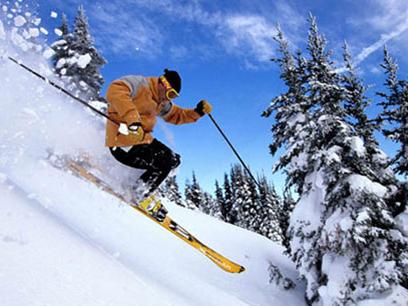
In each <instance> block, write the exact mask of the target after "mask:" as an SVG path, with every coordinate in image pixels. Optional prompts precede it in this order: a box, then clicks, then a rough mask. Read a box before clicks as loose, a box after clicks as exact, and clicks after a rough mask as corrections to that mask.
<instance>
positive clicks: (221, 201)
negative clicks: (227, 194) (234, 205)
mask: <svg viewBox="0 0 408 306" xmlns="http://www.w3.org/2000/svg"><path fill="white" fill-rule="evenodd" d="M215 202H216V205H217V206H218V210H219V211H220V216H219V217H220V219H221V220H224V221H225V218H224V216H225V214H224V211H223V206H224V205H225V198H224V193H223V191H222V188H221V187H220V184H219V183H218V180H215Z"/></svg>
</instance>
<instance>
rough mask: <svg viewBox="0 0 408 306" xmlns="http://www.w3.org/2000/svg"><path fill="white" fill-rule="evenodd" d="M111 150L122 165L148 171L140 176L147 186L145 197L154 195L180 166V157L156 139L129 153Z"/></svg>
mask: <svg viewBox="0 0 408 306" xmlns="http://www.w3.org/2000/svg"><path fill="white" fill-rule="evenodd" d="M109 149H110V151H111V153H112V155H113V156H114V157H115V158H116V159H117V160H118V161H119V162H121V163H122V164H125V165H127V166H129V167H132V168H137V169H144V170H146V171H145V172H144V173H143V174H142V175H141V176H140V179H141V180H142V181H143V183H145V184H146V185H147V186H146V187H147V191H146V190H145V192H144V194H143V195H142V196H143V197H146V196H148V195H150V194H151V193H153V192H154V191H155V190H156V189H157V188H158V187H159V185H160V184H161V183H162V182H163V181H164V180H165V179H166V177H167V176H168V175H169V173H170V171H171V170H173V169H175V168H177V167H178V166H179V165H180V155H179V154H177V153H174V152H173V151H172V150H171V149H170V148H168V147H167V146H166V145H164V144H163V143H161V142H160V141H158V140H156V139H154V140H153V142H152V143H150V144H140V145H135V146H133V147H132V148H131V149H130V150H129V151H127V152H126V151H125V150H124V149H121V148H120V147H115V148H109ZM137 196H140V195H137Z"/></svg>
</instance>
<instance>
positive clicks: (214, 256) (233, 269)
mask: <svg viewBox="0 0 408 306" xmlns="http://www.w3.org/2000/svg"><path fill="white" fill-rule="evenodd" d="M57 160H58V161H57V162H53V161H51V163H52V165H53V166H55V167H57V168H63V169H67V170H69V171H71V172H72V173H73V174H74V175H75V176H77V177H79V178H82V179H84V180H86V181H89V182H91V183H93V184H95V185H96V186H98V187H99V188H100V189H102V190H103V191H105V192H107V193H109V194H111V195H113V196H114V197H116V198H118V199H119V200H121V201H122V202H124V203H125V204H127V205H129V206H130V207H132V208H133V209H134V210H136V211H138V212H140V213H142V214H143V215H145V216H146V217H148V218H149V219H151V220H152V221H154V222H155V223H157V224H158V225H160V226H162V227H164V228H165V229H166V230H168V231H169V232H171V233H173V234H174V235H176V236H177V237H179V238H180V239H182V240H183V241H185V242H186V243H188V244H189V245H191V246H192V247H193V248H195V249H197V250H198V251H199V252H201V253H202V254H204V255H205V256H206V257H207V258H209V259H210V260H211V261H212V262H214V263H215V264H216V265H217V266H218V267H220V268H221V269H223V270H224V271H226V272H230V273H241V272H243V271H245V268H244V267H243V266H241V265H239V264H236V263H234V262H232V261H231V260H229V259H228V258H226V257H224V256H222V255H221V254H219V253H218V252H216V251H214V250H212V249H211V248H209V247H208V246H206V245H205V244H204V243H202V242H200V241H199V240H198V239H197V238H195V237H194V236H193V235H191V234H190V233H189V232H188V231H187V230H186V229H184V228H183V227H181V226H180V225H179V224H178V223H177V222H175V221H174V220H172V219H171V218H170V217H169V216H168V215H166V217H165V218H164V220H162V221H159V220H157V219H156V218H154V217H153V216H152V215H151V214H149V213H148V212H147V211H146V210H144V209H143V208H141V207H139V206H138V205H134V204H132V203H130V202H129V201H127V200H126V199H125V198H124V197H123V196H122V195H121V194H119V193H117V192H115V191H114V190H113V189H112V187H110V186H109V185H108V184H107V183H106V182H104V181H103V180H102V179H100V178H98V177H97V176H96V175H94V174H93V173H91V172H90V171H88V170H87V169H86V168H85V167H84V166H83V165H81V162H77V161H74V160H72V159H68V158H57ZM144 201H146V200H144ZM148 201H155V199H154V197H151V198H150V200H148ZM145 204H148V203H145Z"/></svg>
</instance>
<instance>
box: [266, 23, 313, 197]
mask: <svg viewBox="0 0 408 306" xmlns="http://www.w3.org/2000/svg"><path fill="white" fill-rule="evenodd" d="M277 31H278V34H277V36H276V37H274V39H275V40H276V41H277V43H278V44H279V52H280V54H282V57H280V58H273V59H272V61H274V62H276V63H277V64H278V65H279V66H280V68H281V74H280V78H281V79H282V80H283V82H284V83H285V85H286V87H287V92H286V93H284V94H281V95H279V96H277V97H276V98H274V99H273V100H272V102H271V104H270V106H269V107H268V108H267V109H266V110H265V111H264V112H263V114H262V116H264V117H269V116H271V114H274V117H275V118H276V120H275V121H274V123H273V125H272V129H271V130H272V134H273V137H274V139H273V140H274V141H273V142H272V143H271V144H270V146H269V148H270V152H271V154H272V155H275V154H276V152H277V150H278V149H279V148H281V147H287V148H290V150H288V151H287V152H286V154H285V155H283V156H281V157H280V159H279V163H277V164H276V165H275V167H274V171H278V170H279V169H284V171H286V170H285V167H286V166H287V165H288V164H289V162H290V161H291V160H292V158H293V157H296V156H298V161H299V163H302V166H303V167H305V168H307V164H304V163H303V160H302V158H301V157H302V156H301V155H300V156H299V152H301V151H302V150H303V149H302V147H303V141H304V140H303V138H304V135H303V133H307V131H305V127H309V125H310V123H309V122H310V118H309V113H308V110H309V109H310V108H311V104H310V100H309V99H308V97H307V96H306V92H307V88H306V69H307V61H306V59H305V58H304V57H303V56H302V53H301V52H300V51H298V52H297V54H296V57H295V56H293V55H292V54H291V52H290V50H289V44H288V42H287V40H286V38H285V37H284V35H283V32H282V30H281V29H280V28H279V27H278V29H277ZM310 128H312V127H310ZM300 131H302V133H300ZM299 166H300V165H299ZM297 169H299V170H300V167H297ZM295 171H297V170H295ZM295 171H292V174H291V175H290V176H289V175H288V176H287V180H288V181H287V184H288V185H293V186H302V185H303V181H304V176H305V173H306V171H307V169H304V170H302V171H297V172H295ZM297 192H298V193H300V192H301V190H297Z"/></svg>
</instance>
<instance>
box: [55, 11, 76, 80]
mask: <svg viewBox="0 0 408 306" xmlns="http://www.w3.org/2000/svg"><path fill="white" fill-rule="evenodd" d="M61 18H62V20H61V25H60V26H59V27H58V30H60V32H61V36H60V39H58V40H57V41H55V42H54V43H53V44H52V45H51V48H52V49H53V50H54V52H55V53H54V55H53V57H52V58H51V60H52V63H53V66H54V69H55V73H56V74H57V75H58V76H59V77H60V78H61V79H62V80H63V81H64V83H65V84H69V83H70V80H69V79H68V78H69V77H70V76H69V74H68V75H67V72H68V70H69V66H70V65H69V58H70V57H71V55H72V54H73V52H74V51H72V49H71V48H72V41H73V35H72V33H70V32H69V26H68V20H67V16H66V15H65V14H62V17H61Z"/></svg>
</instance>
